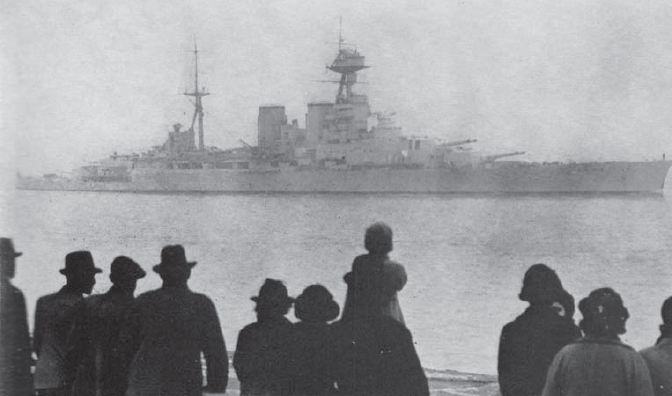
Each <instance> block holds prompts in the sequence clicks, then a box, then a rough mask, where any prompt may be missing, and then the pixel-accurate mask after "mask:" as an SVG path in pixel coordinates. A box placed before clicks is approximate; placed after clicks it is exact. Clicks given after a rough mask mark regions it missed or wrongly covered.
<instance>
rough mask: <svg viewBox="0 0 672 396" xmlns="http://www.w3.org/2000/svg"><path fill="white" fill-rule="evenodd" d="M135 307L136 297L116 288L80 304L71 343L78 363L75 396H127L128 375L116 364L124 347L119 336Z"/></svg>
mask: <svg viewBox="0 0 672 396" xmlns="http://www.w3.org/2000/svg"><path fill="white" fill-rule="evenodd" d="M132 303H133V295H132V294H128V293H125V292H123V291H122V290H120V289H119V288H117V287H115V286H112V288H111V289H110V290H109V291H108V292H107V293H105V294H102V295H96V296H91V297H89V298H86V299H84V301H82V302H81V303H80V304H79V305H80V306H79V308H78V311H79V314H78V317H77V319H76V320H75V326H74V330H73V339H72V341H71V343H72V344H73V348H74V351H73V360H74V361H75V363H76V365H75V369H76V374H75V382H74V385H73V389H72V395H73V396H88V395H90V396H93V395H98V396H123V394H124V391H125V387H124V386H125V383H126V378H125V373H121V372H120V371H119V366H117V365H116V364H115V362H114V361H113V352H114V351H115V350H116V349H117V348H119V347H120V341H119V333H120V332H121V327H122V325H123V322H124V318H125V316H126V313H127V311H128V309H129V308H130V306H131V304H132ZM96 390H97V391H98V392H99V393H96Z"/></svg>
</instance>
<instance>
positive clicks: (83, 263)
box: [33, 251, 102, 395]
mask: <svg viewBox="0 0 672 396" xmlns="http://www.w3.org/2000/svg"><path fill="white" fill-rule="evenodd" d="M60 272H61V273H62V274H63V275H65V276H66V277H67V284H66V285H65V286H63V288H61V290H60V291H58V292H57V293H53V294H49V295H46V296H43V297H40V298H39V299H38V300H37V304H36V307H35V331H34V333H33V335H34V337H33V343H34V348H35V353H36V355H37V363H36V365H35V391H36V393H37V394H38V395H42V394H44V395H61V394H69V392H70V388H71V386H72V380H73V378H74V367H72V363H73V362H72V361H70V360H69V356H70V354H71V351H72V345H71V344H70V343H69V340H70V332H71V330H72V328H73V326H74V321H75V317H76V314H77V305H78V304H79V303H80V302H81V301H83V299H84V297H83V296H82V294H89V293H91V290H92V288H93V285H94V284H95V277H94V276H95V274H97V273H100V272H102V270H101V269H100V268H96V267H94V263H93V258H92V257H91V254H90V253H89V252H88V251H78V252H72V253H69V254H68V255H66V259H65V268H64V269H62V270H60Z"/></svg>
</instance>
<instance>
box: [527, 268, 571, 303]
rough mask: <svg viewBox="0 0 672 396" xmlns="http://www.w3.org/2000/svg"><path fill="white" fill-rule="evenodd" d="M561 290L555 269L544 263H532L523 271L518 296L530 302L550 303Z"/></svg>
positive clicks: (555, 299)
mask: <svg viewBox="0 0 672 396" xmlns="http://www.w3.org/2000/svg"><path fill="white" fill-rule="evenodd" d="M563 291H564V289H563V288H562V283H561V282H560V278H559V277H558V275H557V274H556V273H555V271H553V270H552V269H551V268H549V267H548V266H547V265H546V264H534V265H532V266H531V267H530V268H529V269H528V270H527V271H526V272H525V276H524V278H523V287H522V289H521V290H520V294H518V298H520V299H521V300H522V301H527V302H529V303H530V304H552V303H554V302H556V301H558V296H560V295H561V294H562V292H563Z"/></svg>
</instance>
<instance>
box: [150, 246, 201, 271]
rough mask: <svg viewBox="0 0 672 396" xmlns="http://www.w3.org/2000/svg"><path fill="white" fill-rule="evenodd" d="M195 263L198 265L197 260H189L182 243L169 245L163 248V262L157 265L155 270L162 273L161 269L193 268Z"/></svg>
mask: <svg viewBox="0 0 672 396" xmlns="http://www.w3.org/2000/svg"><path fill="white" fill-rule="evenodd" d="M194 265H196V261H187V256H186V254H185V253H184V247H183V246H182V245H168V246H165V247H164V248H163V249H161V263H159V264H157V265H155V266H154V268H153V269H154V272H156V273H159V274H160V273H161V271H163V270H165V269H168V268H178V267H189V268H193V267H194Z"/></svg>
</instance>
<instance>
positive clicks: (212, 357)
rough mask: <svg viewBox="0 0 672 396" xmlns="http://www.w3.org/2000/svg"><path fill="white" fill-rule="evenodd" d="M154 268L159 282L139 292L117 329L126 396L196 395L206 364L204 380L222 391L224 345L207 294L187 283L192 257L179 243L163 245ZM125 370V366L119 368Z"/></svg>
mask: <svg viewBox="0 0 672 396" xmlns="http://www.w3.org/2000/svg"><path fill="white" fill-rule="evenodd" d="M161 257H162V260H161V264H159V265H156V266H154V271H155V272H157V273H159V274H160V275H161V278H162V279H163V286H162V287H161V288H160V289H158V290H154V291H150V292H147V293H144V294H141V295H140V296H138V298H137V299H136V300H135V301H134V302H133V304H132V306H131V308H130V310H129V312H128V315H127V318H126V321H125V323H124V325H123V329H122V331H121V335H120V340H121V343H122V344H124V348H126V351H124V353H123V355H124V357H123V358H122V359H121V360H122V362H121V364H124V363H125V364H128V365H129V368H128V385H127V389H126V395H127V396H145V395H161V396H200V395H201V394H202V382H203V374H202V369H201V352H202V353H203V355H204V357H205V360H206V364H207V385H208V389H209V390H211V391H213V392H224V391H225V390H226V385H227V380H228V376H227V373H228V361H227V357H226V347H225V344H224V338H223V336H222V329H221V326H220V323H219V318H218V316H217V311H216V310H215V306H214V304H213V303H212V301H211V300H210V299H209V298H208V297H207V296H205V295H203V294H199V293H194V292H192V291H191V290H189V288H188V287H187V279H188V278H189V276H190V275H191V268H192V267H193V266H194V265H195V264H196V263H195V262H187V261H186V258H185V255H184V249H183V248H182V246H179V245H176V246H167V247H165V248H164V249H163V251H162V254H161ZM122 370H123V369H122Z"/></svg>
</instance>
